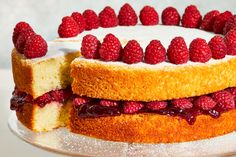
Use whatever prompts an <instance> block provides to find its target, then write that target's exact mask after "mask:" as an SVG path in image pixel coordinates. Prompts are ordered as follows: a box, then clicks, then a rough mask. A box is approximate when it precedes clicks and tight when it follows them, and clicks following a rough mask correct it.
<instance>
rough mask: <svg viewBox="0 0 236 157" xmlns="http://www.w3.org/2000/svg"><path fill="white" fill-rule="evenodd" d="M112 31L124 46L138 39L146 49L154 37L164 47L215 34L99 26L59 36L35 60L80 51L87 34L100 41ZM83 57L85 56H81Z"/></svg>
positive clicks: (159, 27)
mask: <svg viewBox="0 0 236 157" xmlns="http://www.w3.org/2000/svg"><path fill="white" fill-rule="evenodd" d="M108 33H112V34H114V35H115V36H116V37H118V38H119V39H120V41H121V44H122V46H124V45H125V44H126V43H127V42H128V41H129V40H132V39H136V40H137V41H138V42H139V43H140V45H141V47H142V48H143V49H144V48H145V47H146V46H147V45H148V43H149V42H150V41H151V40H153V39H158V40H160V41H161V43H162V44H163V46H164V47H166V48H167V47H168V45H169V44H170V42H171V40H172V39H173V38H174V37H176V36H182V37H183V38H184V39H185V42H186V44H187V45H189V44H190V42H191V41H192V40H193V39H195V38H198V37H200V38H203V39H205V40H206V41H209V40H210V39H211V38H212V37H213V36H214V34H213V33H211V32H206V31H203V30H199V29H192V28H184V27H179V26H163V25H155V26H143V25H136V26H132V27H125V26H117V27H113V28H106V29H104V28H98V29H94V30H91V31H84V32H83V33H81V34H79V35H78V36H76V37H72V38H57V39H55V40H53V41H49V42H48V52H47V54H46V55H45V56H43V57H40V58H35V59H33V61H42V60H45V59H49V58H54V57H57V56H61V55H64V54H65V53H73V52H78V51H80V47H81V42H82V39H83V37H84V36H85V35H87V34H92V35H94V36H96V37H97V38H98V39H99V40H100V41H102V39H103V38H104V37H105V36H106V34H108ZM80 58H83V57H80Z"/></svg>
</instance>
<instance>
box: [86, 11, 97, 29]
mask: <svg viewBox="0 0 236 157" xmlns="http://www.w3.org/2000/svg"><path fill="white" fill-rule="evenodd" d="M83 17H84V19H85V23H86V27H85V29H86V30H91V29H97V28H98V27H99V25H100V23H99V18H98V16H97V14H96V13H95V12H94V11H93V10H90V9H87V10H85V11H84V12H83Z"/></svg>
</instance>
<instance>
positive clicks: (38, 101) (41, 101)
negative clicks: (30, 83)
mask: <svg viewBox="0 0 236 157" xmlns="http://www.w3.org/2000/svg"><path fill="white" fill-rule="evenodd" d="M52 101H53V99H52V97H51V95H50V94H49V93H45V94H43V95H42V96H40V97H38V98H37V99H35V101H34V102H35V103H36V104H38V105H39V106H40V107H44V106H45V105H46V104H48V103H50V102H52Z"/></svg>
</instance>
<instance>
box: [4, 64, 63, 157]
mask: <svg viewBox="0 0 236 157" xmlns="http://www.w3.org/2000/svg"><path fill="white" fill-rule="evenodd" d="M0 77H1V79H0V80H1V83H0V98H1V100H2V104H1V107H0V139H1V140H0V148H1V149H0V150H1V151H0V156H1V157H3V156H8V157H28V156H34V157H42V156H47V157H62V155H59V154H54V153H51V152H47V151H45V150H42V149H39V148H37V147H34V146H32V145H30V144H28V143H26V142H24V141H22V140H20V139H19V138H18V137H16V136H15V135H13V134H12V133H11V131H10V130H9V129H8V126H7V121H8V117H9V115H10V113H12V111H11V110H10V109H9V105H10V104H9V101H10V98H11V93H12V90H13V89H14V83H13V80H12V74H11V70H10V69H9V70H5V69H0Z"/></svg>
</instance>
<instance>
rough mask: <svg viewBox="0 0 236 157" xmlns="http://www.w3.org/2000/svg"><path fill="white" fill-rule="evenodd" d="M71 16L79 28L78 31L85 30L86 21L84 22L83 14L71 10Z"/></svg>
mask: <svg viewBox="0 0 236 157" xmlns="http://www.w3.org/2000/svg"><path fill="white" fill-rule="evenodd" d="M71 17H72V18H73V19H74V20H75V22H76V23H77V25H78V29H79V33H82V32H83V31H84V30H85V26H86V23H85V20H84V17H83V15H82V14H81V13H79V12H73V13H72V14H71Z"/></svg>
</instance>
